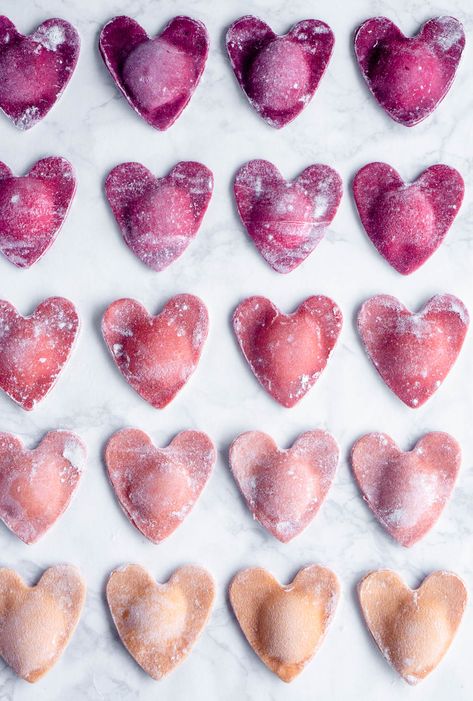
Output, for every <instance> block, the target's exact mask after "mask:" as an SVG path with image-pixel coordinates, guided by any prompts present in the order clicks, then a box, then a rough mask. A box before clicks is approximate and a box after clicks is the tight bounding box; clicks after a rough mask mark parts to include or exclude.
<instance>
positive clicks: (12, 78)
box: [0, 16, 80, 129]
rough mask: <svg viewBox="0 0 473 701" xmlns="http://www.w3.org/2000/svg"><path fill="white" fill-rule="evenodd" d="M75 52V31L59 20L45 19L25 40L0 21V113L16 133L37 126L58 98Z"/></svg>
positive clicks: (3, 19) (9, 24)
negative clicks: (11, 123) (7, 118)
mask: <svg viewBox="0 0 473 701" xmlns="http://www.w3.org/2000/svg"><path fill="white" fill-rule="evenodd" d="M79 48H80V39H79V35H78V33H77V31H76V30H75V29H74V27H73V26H72V25H71V24H69V22H66V21H65V20H63V19H48V20H46V22H43V23H42V24H40V25H39V27H38V28H37V29H36V30H35V31H34V32H33V33H32V34H30V35H29V36H25V35H23V34H20V32H19V31H18V30H17V29H16V27H15V25H14V24H13V22H11V21H10V20H9V19H8V17H5V16H1V17H0V75H1V76H2V79H1V81H0V109H2V111H3V112H4V113H5V114H6V116H7V117H9V118H10V119H11V121H12V122H13V124H14V125H15V126H16V127H18V129H30V128H31V127H33V126H34V125H35V124H37V123H38V122H39V121H40V120H41V119H43V117H45V116H46V114H47V113H48V112H49V110H50V109H51V107H52V106H53V105H54V103H55V102H56V101H57V99H58V98H59V97H60V96H61V95H62V92H63V90H64V88H65V87H66V85H67V83H68V82H69V80H70V79H71V77H72V74H73V72H74V69H75V67H76V64H77V59H78V57H79Z"/></svg>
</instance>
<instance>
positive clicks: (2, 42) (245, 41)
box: [0, 16, 465, 130]
mask: <svg viewBox="0 0 473 701" xmlns="http://www.w3.org/2000/svg"><path fill="white" fill-rule="evenodd" d="M334 41H335V39H334V35H333V32H332V30H331V29H330V27H329V26H328V25H327V24H326V23H325V22H322V21H320V20H314V19H307V20H303V21H302V22H299V23H297V24H295V25H294V26H293V27H292V28H291V30H290V31H289V32H288V33H287V34H285V35H283V36H278V35H277V34H275V33H274V32H273V31H272V29H271V28H270V27H269V26H268V25H267V24H266V23H265V22H263V21H262V20H260V19H258V18H257V17H253V16H245V17H241V18H240V19H238V20H237V21H236V22H234V23H233V24H232V25H231V27H230V28H229V30H228V32H227V36H226V45H227V52H228V55H229V58H230V63H231V65H232V68H233V71H234V73H235V76H236V78H237V80H238V82H239V84H240V87H241V88H242V90H243V91H244V93H245V94H246V96H247V98H248V100H249V101H250V103H251V105H252V106H253V107H254V108H255V110H256V111H257V112H258V114H259V115H260V116H261V117H262V118H263V119H264V120H265V121H266V122H267V123H268V124H270V125H271V126H273V127H276V128H281V127H283V126H285V125H286V124H288V123H289V122H291V121H292V120H293V119H294V118H295V117H297V115H298V114H300V112H301V111H302V110H303V109H304V108H305V107H306V105H307V104H308V102H309V101H310V100H311V99H312V97H313V95H314V93H315V91H316V89H317V86H318V84H319V82H320V80H321V78H322V76H323V74H324V72H325V70H326V68H327V65H328V63H329V60H330V57H331V54H332V50H333V45H334ZM464 45H465V34H464V31H463V26H462V24H461V23H460V22H459V21H458V20H457V19H455V18H453V17H447V16H445V17H437V18H434V19H431V20H429V21H428V22H425V23H424V24H423V25H422V27H421V29H420V31H419V33H418V34H417V35H416V36H415V37H413V38H408V37H405V36H404V35H403V34H402V32H401V31H400V29H399V28H398V27H397V26H396V25H395V24H394V23H393V22H391V21H390V20H389V19H387V18H386V17H374V18H371V19H369V20H367V21H366V22H364V23H363V24H362V25H361V26H360V27H359V28H358V30H357V32H356V34H355V39H354V48H355V56H356V59H357V62H358V65H359V67H360V69H361V72H362V75H363V77H364V79H365V81H366V83H367V85H368V88H369V89H370V91H371V93H372V94H373V96H374V97H375V98H376V100H377V101H378V103H379V104H380V106H381V107H382V108H383V109H384V110H385V111H386V112H387V114H388V115H389V116H390V117H392V119H394V120H395V121H397V122H399V123H400V124H403V125H405V126H414V125H415V124H418V123H419V122H420V121H422V120H423V119H425V118H426V117H427V116H428V115H429V114H431V113H432V112H433V111H434V109H435V108H436V107H437V105H438V104H439V102H440V101H441V100H442V99H443V98H444V97H445V95H446V93H447V92H448V90H449V88H450V86H451V84H452V82H453V79H454V77H455V73H456V70H457V67H458V64H459V62H460V58H461V55H462V52H463V48H464ZM79 47H80V39H79V35H78V33H77V31H76V30H75V28H74V27H73V26H72V25H71V24H69V23H68V22H66V21H65V20H62V19H49V20H47V21H45V22H43V24H41V25H40V26H39V27H38V28H37V29H36V31H35V32H34V33H33V34H31V35H30V36H25V35H23V34H21V33H20V32H18V30H17V29H16V27H15V25H14V24H13V23H12V22H11V21H10V20H9V19H8V18H7V17H5V16H2V17H0V108H1V109H2V110H3V112H4V113H5V114H6V115H7V116H8V117H9V118H10V119H11V120H12V121H13V123H14V124H15V126H17V127H18V128H20V129H29V128H31V127H32V126H34V125H35V124H37V123H38V122H39V121H40V120H41V119H42V118H43V117H45V115H46V114H47V113H48V112H49V110H50V109H51V107H52V106H53V105H54V104H55V102H56V100H57V99H58V98H59V97H60V95H61V94H62V92H63V90H64V89H65V87H66V85H67V83H68V82H69V80H70V78H71V76H72V73H73V71H74V69H75V66H76V64H77V59H78V56H79ZM99 50H100V54H101V56H102V58H103V60H104V63H105V65H106V67H107V68H108V70H109V72H110V74H111V76H112V78H113V80H114V81H115V83H116V85H117V87H118V88H119V89H120V91H121V92H122V94H123V95H124V97H125V98H126V99H127V101H128V103H129V104H130V105H131V107H132V108H133V109H134V110H135V111H136V112H137V113H138V114H139V115H140V116H141V117H142V118H143V119H144V120H146V122H148V123H149V124H150V125H151V126H153V127H154V128H155V129H159V130H164V129H167V128H168V127H170V126H171V125H172V124H173V123H174V122H175V121H176V119H177V118H178V117H179V115H180V114H181V113H182V111H183V110H184V108H185V107H186V105H187V104H188V102H189V100H190V99H191V97H192V94H193V93H194V90H195V88H196V87H197V85H198V83H199V81H200V78H201V76H202V73H203V71H204V67H205V63H206V60H207V56H208V51H209V36H208V33H207V30H206V28H205V26H204V24H203V23H202V22H199V21H197V20H193V19H191V18H189V17H175V18H174V19H172V20H171V21H170V22H169V23H168V24H167V26H166V27H165V29H164V30H163V32H162V33H161V34H160V35H158V36H157V37H155V38H153V39H152V38H150V37H149V36H148V34H147V33H146V31H145V30H144V29H143V28H142V27H141V25H139V24H138V23H137V22H136V21H135V20H133V19H132V18H131V17H123V16H122V17H115V18H114V19H113V20H111V21H110V22H108V23H107V24H106V25H105V26H104V27H103V29H102V31H101V33H100V39H99ZM32 76H34V79H32Z"/></svg>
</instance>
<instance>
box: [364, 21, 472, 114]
mask: <svg viewBox="0 0 473 701" xmlns="http://www.w3.org/2000/svg"><path fill="white" fill-rule="evenodd" d="M464 46H465V34H464V32H463V27H462V25H461V23H460V22H459V21H458V20H457V19H455V18H454V17H436V18H435V19H431V20H429V21H428V22H425V24H423V25H422V27H421V29H420V31H419V33H418V34H417V35H416V36H415V37H406V36H404V34H403V33H402V32H401V31H400V29H399V28H398V27H397V26H396V25H395V24H393V22H391V20H389V19H386V17H373V18H372V19H369V20H367V21H366V22H364V24H362V25H361V27H360V28H359V29H358V31H357V32H356V35H355V54H356V58H357V61H358V63H359V65H360V68H361V72H362V74H363V77H364V79H365V80H366V82H367V83H368V87H369V89H370V90H371V92H372V93H373V95H374V97H375V98H376V100H377V101H378V102H379V104H380V105H381V107H383V109H384V110H386V112H387V113H388V114H389V116H390V117H392V118H393V119H394V120H395V121H396V122H399V123H400V124H404V125H405V126H406V127H412V126H414V125H415V124H418V123H419V122H421V121H422V120H423V119H425V118H426V117H428V116H429V114H431V113H432V112H433V111H434V109H435V108H436V107H437V105H438V104H439V102H440V101H441V100H443V98H444V97H445V95H446V94H447V92H448V90H449V88H450V86H451V84H452V82H453V79H454V77H455V73H456V70H457V67H458V63H459V61H460V58H461V55H462V51H463V48H464Z"/></svg>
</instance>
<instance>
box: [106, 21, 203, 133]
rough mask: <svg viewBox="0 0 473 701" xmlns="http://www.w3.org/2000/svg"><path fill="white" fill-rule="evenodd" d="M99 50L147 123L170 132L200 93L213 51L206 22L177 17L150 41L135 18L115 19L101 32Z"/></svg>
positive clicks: (120, 85)
mask: <svg viewBox="0 0 473 701" xmlns="http://www.w3.org/2000/svg"><path fill="white" fill-rule="evenodd" d="M99 48H100V53H101V55H102V58H103V60H104V62H105V65H106V66H107V68H108V70H109V71H110V73H111V75H112V78H113V79H114V81H115V83H116V84H117V86H118V88H119V89H120V90H121V92H122V93H123V95H124V96H125V97H126V99H127V100H128V102H129V104H130V105H131V106H132V107H133V109H134V110H135V112H137V113H138V114H139V115H140V116H141V117H143V119H144V120H146V121H147V122H148V124H150V125H151V126H152V127H154V128H155V129H159V130H162V131H164V130H165V129H168V127H170V126H171V125H172V124H174V122H175V121H176V119H177V118H178V117H179V115H180V114H181V112H182V111H183V109H184V108H185V107H186V105H187V103H188V102H189V100H190V99H191V97H192V95H193V93H194V90H195V89H196V87H197V85H198V83H199V80H200V78H201V75H202V73H203V70H204V68H205V62H206V60H207V55H208V52H209V38H208V34H207V30H206V28H205V26H204V25H203V24H202V22H199V21H198V20H194V19H191V18H190V17H174V19H172V20H171V21H170V22H169V23H168V24H167V25H166V27H165V28H164V30H163V31H162V32H161V34H159V35H158V36H156V37H154V38H152V39H151V38H150V37H149V36H148V34H147V33H146V32H145V30H144V29H143V27H141V26H140V25H139V24H138V22H135V20H134V19H131V17H115V18H114V19H113V20H111V21H110V22H108V24H106V25H105V27H104V28H103V29H102V31H101V33H100V41H99Z"/></svg>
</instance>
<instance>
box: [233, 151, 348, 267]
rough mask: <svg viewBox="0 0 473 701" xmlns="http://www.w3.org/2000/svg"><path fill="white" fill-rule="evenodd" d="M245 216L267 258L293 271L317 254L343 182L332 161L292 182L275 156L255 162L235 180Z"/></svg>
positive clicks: (334, 210) (272, 265) (250, 231)
mask: <svg viewBox="0 0 473 701" xmlns="http://www.w3.org/2000/svg"><path fill="white" fill-rule="evenodd" d="M233 191H234V193H235V200H236V203H237V207H238V212H239V214H240V217H241V220H242V222H243V224H244V225H245V227H246V229H247V231H248V234H249V235H250V237H251V238H252V239H253V242H254V244H255V246H256V248H257V249H258V251H259V252H260V253H261V255H262V256H263V258H264V259H265V260H266V261H267V262H268V263H269V265H270V266H271V267H272V268H273V270H275V271H276V272H278V273H289V272H290V271H291V270H294V268H297V266H298V265H300V264H301V263H302V262H303V261H304V260H305V259H306V258H307V256H308V255H309V254H310V253H312V251H313V250H314V249H315V248H316V246H317V245H318V244H319V242H320V241H321V240H322V238H323V236H324V233H325V229H326V227H327V226H329V225H330V224H331V222H332V219H333V218H334V216H335V214H336V212H337V209H338V205H339V204H340V199H341V196H342V181H341V179H340V176H339V175H338V173H337V172H336V171H334V170H333V169H332V168H330V167H329V166H326V165H321V164H315V165H311V166H309V167H308V168H306V169H305V170H304V171H303V172H302V173H301V174H300V175H299V176H298V177H297V178H296V179H295V180H293V181H291V182H287V181H286V180H284V178H283V177H282V175H281V173H280V172H279V170H278V169H277V168H276V166H274V165H273V164H272V163H269V161H263V160H255V161H249V162H248V163H245V165H244V166H242V167H241V168H240V169H239V171H238V173H237V174H236V177H235V182H234V185H233Z"/></svg>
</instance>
